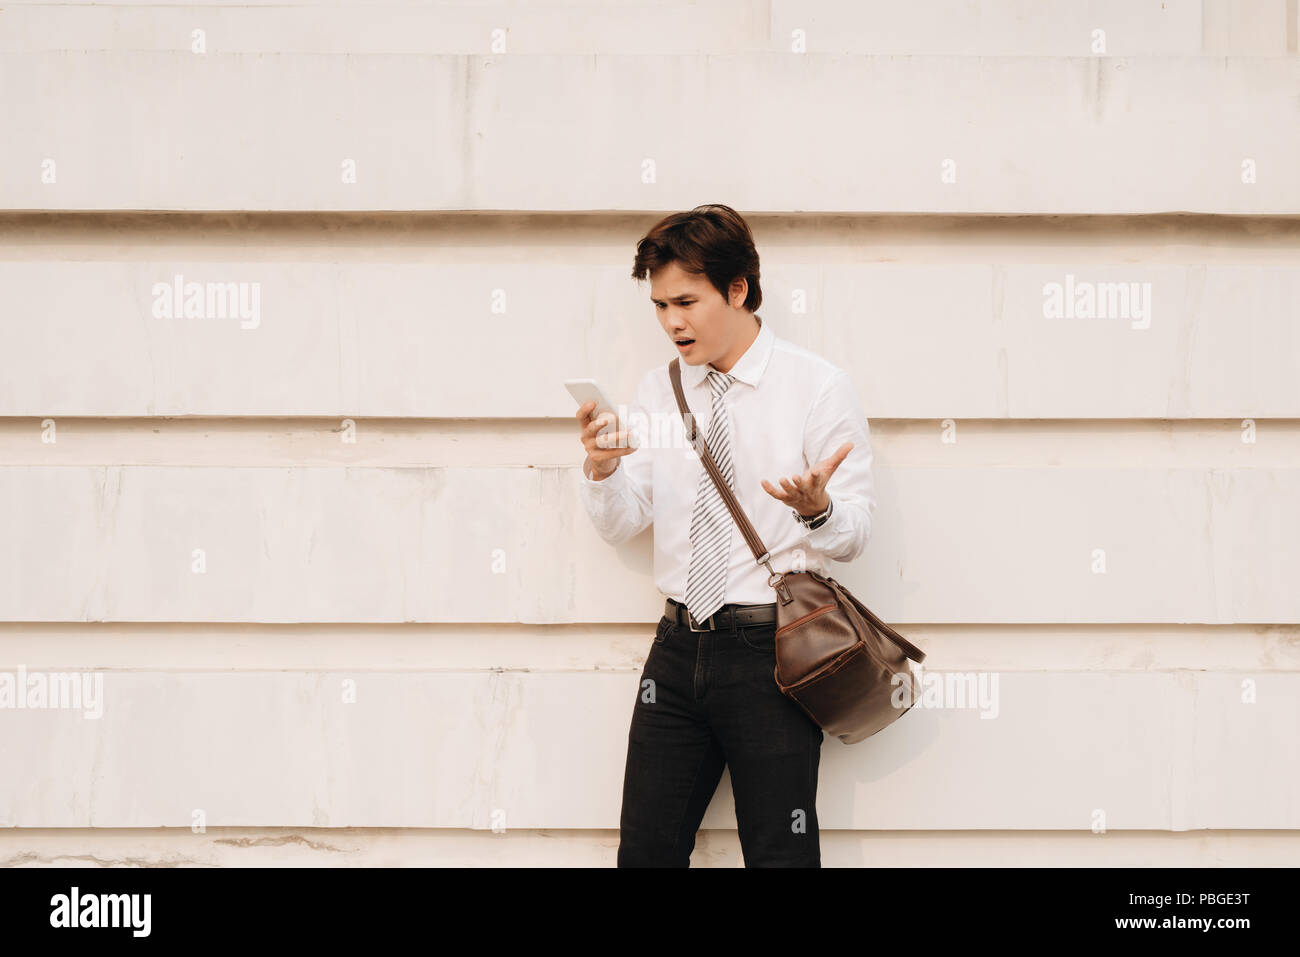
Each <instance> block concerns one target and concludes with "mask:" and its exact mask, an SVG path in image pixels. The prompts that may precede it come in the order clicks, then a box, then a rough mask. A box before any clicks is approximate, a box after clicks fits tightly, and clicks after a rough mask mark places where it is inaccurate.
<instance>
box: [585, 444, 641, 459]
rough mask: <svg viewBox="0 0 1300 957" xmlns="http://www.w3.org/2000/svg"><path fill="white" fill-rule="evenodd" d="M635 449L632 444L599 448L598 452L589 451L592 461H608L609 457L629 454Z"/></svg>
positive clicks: (614, 457)
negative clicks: (621, 446) (614, 447)
mask: <svg viewBox="0 0 1300 957" xmlns="http://www.w3.org/2000/svg"><path fill="white" fill-rule="evenodd" d="M635 451H636V449H635V448H634V447H632V446H627V447H625V448H621V449H601V450H600V451H599V452H593V453H591V460H592V461H593V462H608V461H609V460H610V459H616V458H618V457H620V456H623V455H631V454H632V453H633V452H635ZM597 456H599V457H597Z"/></svg>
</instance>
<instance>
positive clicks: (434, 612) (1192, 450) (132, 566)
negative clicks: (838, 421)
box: [0, 0, 1300, 866]
mask: <svg viewBox="0 0 1300 957" xmlns="http://www.w3.org/2000/svg"><path fill="white" fill-rule="evenodd" d="M1296 8H1297V3H1296V0H1251V2H1228V0H1204V2H1190V0H1181V2H1180V0H1164V2H1145V0H1143V2H1133V0H1127V2H1121V0H1105V2H1102V0H1097V2H1088V3H1064V2H1062V3H1042V4H1021V3H1012V2H978V3H968V2H962V3H958V2H937V0H932V2H927V3H922V4H896V3H883V2H848V0H836V2H830V0H823V2H794V0H769V2H760V0H720V2H717V3H711V4H693V3H685V2H669V0H639V2H636V3H631V2H613V0H608V2H604V3H594V4H589V5H584V4H574V3H565V2H558V0H557V2H539V3H530V4H522V5H516V4H506V3H495V2H480V3H468V4H467V3H442V2H431V0H409V2H396V3H394V2H389V3H384V4H379V3H366V2H360V0H356V2H344V0H310V2H299V3H292V2H290V3H284V2H276V3H270V2H266V3H262V2H242V3H240V4H238V5H233V4H194V5H179V6H178V5H169V4H160V3H152V2H117V3H93V4H85V5H63V4H48V3H21V2H20V3H9V4H6V5H5V6H4V8H3V9H0V115H3V117H4V122H3V124H0V702H2V701H3V686H2V685H3V681H4V680H5V679H4V677H3V676H4V675H5V674H9V675H12V676H14V679H17V678H18V677H19V676H20V675H22V676H24V677H26V678H30V677H31V676H32V675H33V673H35V674H37V675H38V676H48V675H50V674H52V673H68V674H71V675H74V676H76V678H77V679H78V680H79V681H82V680H83V679H84V681H85V682H86V684H85V687H86V688H87V689H88V690H90V691H92V692H93V691H98V692H99V694H100V697H99V698H98V699H92V701H89V702H82V706H79V707H75V708H74V707H61V708H52V707H27V708H21V709H20V708H12V707H4V708H0V755H3V758H4V760H5V765H6V768H7V769H9V770H10V771H11V773H9V774H6V775H4V776H3V777H0V825H4V826H5V827H4V829H3V830H0V863H5V864H11V865H40V864H47V863H71V862H92V863H94V862H98V863H103V864H139V863H156V864H164V863H173V864H174V863H201V864H213V863H215V864H245V863H253V864H280V863H291V864H308V865H316V864H319V865H338V864H344V865H346V864H394V863H406V864H425V863H435V864H455V865H487V866H495V865H502V864H527V865H541V864H558V865H573V866H582V865H596V866H608V865H612V864H613V862H614V856H615V852H616V849H617V844H618V831H617V825H618V810H619V798H620V790H621V784H622V770H623V757H624V748H625V744H626V733H627V722H628V719H629V717H630V714H631V710H632V704H633V700H634V695H635V693H636V680H637V676H638V674H639V671H640V667H641V663H642V661H643V660H644V656H645V654H646V652H647V651H648V646H649V644H650V640H651V636H652V634H653V629H654V623H655V621H656V620H657V618H658V616H659V614H660V611H661V608H662V601H661V597H660V596H659V594H658V592H657V591H656V590H655V588H654V585H653V582H652V580H651V576H650V559H651V549H650V545H651V533H650V532H647V533H645V534H643V535H642V536H639V537H638V538H636V539H635V540H633V541H631V542H628V543H627V544H625V545H623V546H620V547H618V548H616V549H611V548H610V547H609V546H607V545H605V544H604V543H603V542H602V541H601V540H600V539H599V538H598V537H597V536H596V535H595V533H594V531H593V530H592V528H591V527H590V526H589V524H588V522H587V519H586V516H585V514H584V512H583V511H582V508H581V505H580V503H579V502H578V499H577V494H576V487H575V483H576V480H577V478H578V476H579V472H578V465H579V463H580V462H581V460H582V457H583V453H582V449H581V447H580V445H579V443H578V440H577V436H576V428H575V426H574V423H573V420H572V411H573V409H572V402H571V400H570V399H569V398H568V395H567V393H566V392H565V391H564V389H563V387H562V385H561V383H562V381H563V379H565V378H568V377H575V376H596V377H597V378H599V379H600V380H601V381H602V383H605V384H607V385H608V386H609V387H610V390H611V391H613V392H614V393H615V394H616V395H619V396H624V397H625V396H628V395H630V394H631V390H632V388H633V387H634V385H635V383H636V382H637V380H638V379H639V377H640V376H641V374H642V373H643V372H644V371H645V369H646V368H648V367H649V366H650V365H651V364H653V363H656V362H660V361H663V362H666V361H668V359H669V358H671V353H669V352H666V351H665V348H664V345H665V343H664V342H663V340H662V333H661V331H660V330H659V327H658V324H657V322H656V320H655V317H654V315H653V313H652V311H651V308H650V306H649V304H648V303H647V301H646V288H645V287H644V286H638V285H637V284H636V283H634V282H632V281H631V280H630V279H629V278H628V272H629V270H630V266H631V255H632V249H633V244H634V243H635V241H636V239H637V238H639V236H640V235H641V234H642V233H643V232H644V230H645V229H646V228H647V227H648V226H649V225H651V224H652V223H653V222H654V221H655V220H656V219H657V218H658V217H659V216H661V215H663V214H664V213H666V212H670V211H675V210H679V209H688V208H690V207H692V206H694V205H697V204H700V203H705V202H723V203H727V204H728V205H732V206H734V207H736V208H737V209H739V210H741V211H742V212H743V213H744V214H745V215H746V216H747V218H749V220H750V223H751V225H752V226H753V228H754V231H755V235H756V239H757V242H758V246H759V251H760V253H761V254H762V257H763V273H762V276H763V280H762V281H763V289H764V294H765V295H764V305H763V307H762V308H761V310H760V313H761V314H762V315H763V317H764V320H765V321H770V322H771V323H772V324H773V326H774V327H775V328H776V329H777V332H778V334H780V335H782V336H784V337H786V338H788V339H791V340H793V341H796V342H799V343H801V344H804V345H806V346H808V347H810V348H813V349H816V350H818V351H820V352H822V353H823V354H825V355H827V356H828V357H831V358H832V359H833V360H834V361H836V362H837V363H838V364H840V365H842V366H844V367H845V368H846V369H848V370H849V371H850V373H851V374H852V377H853V379H854V383H855V385H856V386H857V387H858V389H859V392H860V394H861V396H862V399H863V403H864V406H865V409H866V411H867V414H868V416H869V418H870V420H871V426H872V438H873V450H874V452H875V455H876V459H875V460H876V463H877V464H876V482H877V488H878V492H879V498H880V507H879V511H878V513H877V517H876V525H875V530H874V533H873V537H872V541H871V543H870V544H869V546H868V549H867V551H866V553H865V554H864V555H863V556H862V557H861V558H860V559H859V560H858V561H856V562H854V563H851V564H849V565H844V566H839V567H837V569H836V577H838V578H839V579H840V580H841V581H843V582H844V583H845V584H847V585H848V586H849V587H850V588H852V589H853V590H854V591H855V593H857V594H859V595H860V596H861V597H862V598H863V599H864V600H866V601H867V602H868V603H869V604H870V605H871V606H872V608H873V609H875V610H876V611H877V612H878V613H880V614H881V615H882V616H883V617H884V618H886V619H887V620H889V621H890V622H892V623H894V624H895V625H896V626H897V627H898V628H899V630H900V631H902V632H903V633H904V634H905V635H907V636H908V637H909V638H911V639H912V640H913V641H915V642H916V643H917V644H919V645H920V646H921V647H922V648H923V649H925V650H926V651H927V653H928V655H929V657H928V658H927V661H926V668H925V669H924V670H925V671H926V672H927V673H930V674H932V675H934V676H936V677H942V676H944V675H950V676H952V677H954V678H958V677H967V676H969V677H971V678H972V679H974V680H986V681H993V680H994V679H996V682H997V683H996V689H997V699H996V708H995V709H988V708H985V709H983V716H982V714H981V709H979V708H971V707H967V708H959V707H929V708H922V709H918V710H916V711H914V712H913V713H911V714H909V715H908V716H906V717H905V718H904V719H903V720H901V721H900V722H898V723H897V724H895V725H894V726H892V727H891V728H889V729H887V730H886V731H884V732H882V733H881V734H879V735H877V736H875V737H873V738H871V739H869V740H868V741H866V742H863V743H861V744H858V745H854V746H851V747H845V746H844V745H842V744H840V743H839V742H838V741H835V740H828V741H827V742H826V744H825V745H824V751H823V762H822V777H821V788H820V795H819V802H818V811H819V817H820V820H821V823H822V828H823V838H822V841H823V857H824V861H825V863H826V864H828V865H876V864H898V863H911V864H918V865H920V864H925V865H930V864H977V863H978V864H983V863H990V862H998V863H1007V864H1018V863H1026V864H1065V865H1080V866H1092V865H1112V864H1120V865H1127V864H1133V865H1146V864H1169V865H1184V864H1185V865H1218V864H1233V865H1242V864H1261V865H1277V864H1286V863H1294V862H1295V860H1296V859H1297V854H1298V853H1300V744H1298V743H1297V741H1298V740H1300V739H1298V738H1297V735H1296V729H1297V727H1300V587H1297V584H1298V583H1300V376H1298V375H1297V373H1298V372H1300V323H1298V322H1297V318H1298V316H1297V305H1296V303H1297V301H1300V123H1298V122H1297V113H1296V103H1297V101H1298V98H1300V56H1298V55H1297V37H1298V36H1300V33H1298V27H1297V9H1296ZM177 277H180V278H179V279H178V278H177ZM192 282H196V283H202V284H204V289H205V292H206V291H207V289H208V288H209V285H210V286H211V289H212V291H213V294H214V298H213V300H212V303H211V309H209V305H210V304H209V303H208V302H207V300H206V299H205V301H204V309H203V310H201V311H200V314H186V311H185V309H184V308H182V309H181V310H180V314H179V315H172V314H168V311H167V310H168V307H169V306H170V305H172V304H173V296H172V295H171V293H170V292H169V291H168V290H170V289H171V288H173V287H174V286H175V285H176V284H178V283H179V284H180V285H181V286H182V287H183V286H184V284H185V283H192ZM228 284H233V286H228ZM1054 284H1059V286H1060V287H1061V289H1062V290H1063V291H1065V290H1069V298H1070V300H1071V301H1077V300H1076V299H1075V296H1076V295H1077V294H1078V292H1079V290H1084V289H1086V290H1089V291H1097V292H1098V293H1099V302H1101V303H1102V304H1113V305H1114V306H1115V311H1113V312H1111V313H1107V314H1103V315H1100V316H1097V317H1092V318H1088V317H1084V316H1081V315H1078V314H1077V313H1073V312H1071V313H1070V314H1067V315H1064V316H1055V315H1053V314H1052V312H1051V299H1052V293H1051V290H1052V288H1053V285H1054ZM228 288H233V290H234V293H235V297H236V298H235V301H240V300H239V298H238V297H239V296H240V295H241V294H242V295H243V297H244V298H243V299H242V304H243V305H245V306H247V307H248V308H247V309H246V310H245V311H243V312H239V311H237V310H229V311H223V310H222V309H220V308H219V306H220V305H221V301H220V300H219V299H218V298H217V293H221V294H223V295H224V293H225V292H226V291H227V289H228ZM254 295H255V296H256V298H254ZM1122 296H1131V298H1128V299H1124V298H1121V297H1122ZM87 712H90V713H87ZM96 712H99V713H98V714H96ZM731 804H732V802H731V792H730V788H729V785H728V783H727V781H726V779H725V776H724V781H723V783H722V785H721V787H720V789H719V791H718V794H717V796H716V798H715V800H714V803H713V805H712V806H711V808H710V810H709V812H708V814H707V816H706V818H705V822H704V828H705V830H704V831H702V832H701V835H700V842H699V845H698V848H697V851H696V854H695V857H694V861H695V863H696V864H698V865H712V866H736V865H738V864H739V863H740V850H739V843H738V841H737V840H736V835H735V818H734V814H733V811H732V806H731Z"/></svg>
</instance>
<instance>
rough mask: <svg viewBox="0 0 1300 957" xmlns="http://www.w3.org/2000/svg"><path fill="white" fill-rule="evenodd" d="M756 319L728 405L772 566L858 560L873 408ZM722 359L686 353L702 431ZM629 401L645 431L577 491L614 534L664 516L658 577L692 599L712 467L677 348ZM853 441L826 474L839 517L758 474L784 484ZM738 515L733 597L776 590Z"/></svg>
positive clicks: (749, 507)
mask: <svg viewBox="0 0 1300 957" xmlns="http://www.w3.org/2000/svg"><path fill="white" fill-rule="evenodd" d="M756 318H757V317H756ZM758 321H759V333H758V337H757V338H756V339H755V340H754V342H753V343H751V344H750V347H749V348H748V349H747V350H746V351H745V354H744V355H743V356H741V357H740V359H739V361H737V362H736V364H735V365H734V366H733V367H732V368H731V369H730V370H729V372H730V374H731V375H733V376H735V377H736V381H735V382H733V383H732V385H731V388H730V389H728V390H727V392H726V395H725V396H724V397H723V401H724V402H726V403H727V406H728V408H729V409H730V419H731V455H732V463H733V465H734V468H735V479H736V498H737V499H738V500H739V502H740V505H741V507H742V508H743V509H744V510H745V514H746V515H748V516H749V520H750V522H752V523H753V525H754V530H755V531H756V532H758V537H759V538H761V539H762V540H763V544H765V545H766V546H767V548H768V550H769V551H770V552H771V559H770V561H771V564H772V568H773V570H774V571H778V572H788V571H804V570H813V571H818V572H821V573H823V574H829V572H828V571H827V567H826V562H827V560H828V559H835V560H837V561H841V562H848V561H852V560H853V559H854V558H857V557H858V555H860V554H862V551H863V549H864V548H866V545H867V540H868V539H869V538H870V536H871V519H872V514H873V512H874V511H875V506H876V502H875V496H874V489H873V484H872V478H871V445H870V441H869V438H870V437H869V426H868V424H867V418H866V416H865V415H864V414H863V411H862V406H861V403H860V402H859V401H858V396H857V391H856V389H855V388H854V386H853V382H852V381H851V380H850V379H849V377H848V375H847V373H845V372H844V370H843V369H840V368H839V367H838V366H835V365H833V364H832V363H831V362H829V361H827V360H826V359H824V358H822V357H821V356H819V355H817V354H816V353H814V352H810V351H809V350H807V349H804V348H802V347H800V346H798V345H795V344H794V343H792V342H788V341H786V340H784V339H781V338H779V337H778V336H777V335H776V334H775V332H773V330H772V327H771V324H770V323H766V322H763V320H762V319H759V320H758ZM712 368H713V366H712V365H711V364H708V365H688V364H687V363H686V362H682V363H681V371H682V389H683V390H684V391H685V393H686V401H687V405H688V406H689V407H690V410H691V411H692V412H694V413H695V423H696V427H697V428H698V429H699V430H700V431H701V434H702V436H707V435H708V434H709V420H710V418H711V416H712V393H711V391H710V389H709V384H708V379H707V376H708V372H709V370H710V369H712ZM627 412H628V419H627V422H626V423H625V425H626V426H627V427H630V428H632V430H633V432H634V433H635V439H634V442H633V444H636V445H637V446H638V448H637V450H636V451H635V452H632V453H630V454H628V455H624V456H622V457H621V458H619V459H618V468H617V469H616V470H615V471H614V473H613V474H612V475H610V476H609V477H608V478H606V479H604V480H603V481H596V480H594V479H592V478H591V477H590V476H589V475H588V474H587V472H586V470H585V468H584V470H583V474H582V478H581V479H580V480H579V495H580V496H581V499H582V504H583V507H584V508H586V510H587V515H588V516H589V517H590V518H591V522H592V524H593V525H594V526H595V528H596V532H597V533H598V534H599V535H600V537H601V538H602V539H604V540H605V541H606V542H608V543H610V544H611V545H617V544H619V543H621V542H624V541H626V540H627V539H629V538H631V537H632V536H633V535H636V534H638V533H639V532H641V531H642V530H644V529H645V527H646V526H647V525H649V524H650V523H651V522H653V523H654V579H655V585H656V586H658V588H659V590H660V591H661V592H663V593H664V595H666V596H668V597H670V598H674V599H676V600H677V601H683V600H684V596H685V593H686V573H687V571H688V570H689V568H690V560H691V543H690V519H691V513H692V512H693V511H694V508H695V500H696V493H697V490H698V488H699V482H700V476H701V475H707V473H706V472H705V469H704V463H703V462H702V461H701V460H700V458H699V456H697V455H696V454H695V450H694V449H693V448H691V445H690V443H689V441H688V440H687V439H686V429H685V426H684V424H683V422H682V417H681V413H680V412H679V411H678V409H677V401H676V398H675V397H674V394H673V387H672V382H671V381H670V380H669V378H668V360H665V361H664V362H662V363H660V364H659V365H658V366H656V367H655V368H653V369H651V370H650V371H649V372H647V373H646V375H645V376H644V377H643V378H642V379H641V383H640V385H638V386H637V391H636V401H635V402H634V403H631V404H629V405H628V407H627ZM845 442H852V443H853V449H852V450H851V451H850V452H849V454H848V456H847V457H846V458H845V459H844V461H843V462H841V463H840V466H839V468H838V469H836V470H835V473H834V474H833V475H832V476H831V480H830V482H829V484H828V485H827V486H826V492H827V494H828V495H829V496H830V498H831V501H832V502H833V505H834V507H833V509H832V510H831V515H830V518H829V519H827V521H826V522H825V523H824V524H823V525H822V526H821V527H820V528H817V529H813V530H809V529H807V528H805V527H804V526H803V525H801V524H800V523H799V522H798V521H797V520H796V519H795V517H794V514H793V513H792V510H791V507H790V506H789V505H787V504H786V503H785V502H782V501H780V500H778V499H776V498H773V497H772V496H771V495H769V494H768V493H767V491H766V490H765V489H764V488H763V486H762V485H761V484H760V483H761V481H762V480H763V479H767V481H768V482H769V484H771V485H773V486H774V487H776V488H778V489H779V488H782V487H783V486H782V485H781V479H782V478H791V477H792V476H795V475H802V474H803V473H804V472H806V471H807V470H808V469H809V468H811V467H812V466H813V465H816V464H817V463H818V462H820V461H821V460H822V459H825V458H827V457H828V456H830V455H831V453H833V452H834V451H835V450H836V449H838V448H839V447H840V446H841V445H843V444H844V443H845ZM728 517H730V516H729V515H728ZM731 525H732V535H731V548H730V552H729V558H728V570H727V580H726V590H725V592H724V594H723V601H724V602H726V603H729V604H730V603H735V604H741V605H758V604H767V603H769V602H773V601H775V600H776V591H775V589H773V588H772V586H771V585H769V584H768V583H767V575H768V573H767V569H766V568H765V567H764V566H762V565H759V564H758V563H757V562H756V561H755V560H754V553H753V552H752V551H751V550H750V548H749V546H748V545H746V544H745V537H744V536H743V535H742V534H741V533H740V529H739V527H737V526H736V524H735V522H734V521H733V522H732V523H731Z"/></svg>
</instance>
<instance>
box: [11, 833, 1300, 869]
mask: <svg viewBox="0 0 1300 957" xmlns="http://www.w3.org/2000/svg"><path fill="white" fill-rule="evenodd" d="M618 840H619V838H618V831H617V830H616V829H611V828H592V829H585V830H577V829H562V828H539V829H524V828H506V829H505V830H504V831H502V832H500V833H494V832H493V831H491V830H486V829H483V830H477V829H469V828H421V827H407V828H394V827H339V828H332V827H306V828H279V827H209V828H207V830H206V832H205V833H202V834H194V833H192V832H191V831H190V830H189V829H188V828H175V827H173V828H141V827H123V828H94V829H93V830H89V829H86V828H46V827H22V828H9V829H0V867H41V866H60V867H63V866H90V867H139V866H148V865H163V866H207V867H211V866H221V867H238V866H248V867H259V866H271V867H284V866H290V867H293V866H303V867H314V866H324V867H340V866H341V867H348V866H354V867H392V866H419V867H430V866H432V867H440V866H456V867H500V866H512V865H513V866H522V867H613V866H614V863H615V857H616V854H617V850H618ZM821 845H822V865H823V866H824V867H943V866H956V867H963V866H968V867H969V866H975V867H989V866H992V867H1025V866H1039V867H1119V866H1128V867H1153V866H1161V867H1289V866H1293V865H1294V863H1295V855H1296V853H1297V850H1298V849H1300V831H1295V830H1265V829H1258V830H1249V829H1248V830H1211V829H1202V830H1193V831H1155V830H1120V829H1110V830H1108V831H1106V832H1105V833H1103V834H1093V833H1091V832H1080V831H1044V830H1036V829H1034V830H1010V829H998V830H965V831H921V830H917V831H870V830H847V829H836V828H824V829H823V830H822V832H821ZM742 864H743V860H742V858H741V849H740V840H739V837H738V835H737V833H736V832H735V831H734V830H730V829H720V828H701V830H700V831H699V834H698V836H697V839H696V844H695V851H694V853H693V854H692V856H691V866H692V867H740V866H742Z"/></svg>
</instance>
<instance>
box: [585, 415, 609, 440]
mask: <svg viewBox="0 0 1300 957" xmlns="http://www.w3.org/2000/svg"><path fill="white" fill-rule="evenodd" d="M615 421H616V418H615V416H614V413H613V412H602V413H600V415H598V416H596V417H595V418H594V419H592V420H591V421H590V422H588V423H587V425H586V427H585V428H584V429H583V430H582V434H583V435H596V434H597V433H598V432H600V431H601V430H602V429H607V428H609V426H610V425H611V424H613V423H614V422H615Z"/></svg>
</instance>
